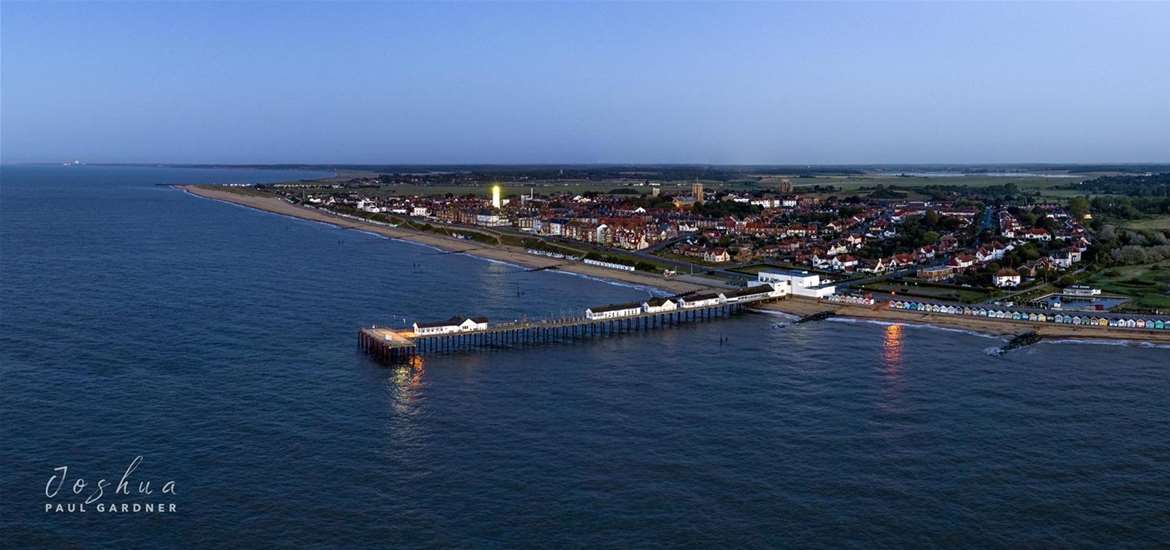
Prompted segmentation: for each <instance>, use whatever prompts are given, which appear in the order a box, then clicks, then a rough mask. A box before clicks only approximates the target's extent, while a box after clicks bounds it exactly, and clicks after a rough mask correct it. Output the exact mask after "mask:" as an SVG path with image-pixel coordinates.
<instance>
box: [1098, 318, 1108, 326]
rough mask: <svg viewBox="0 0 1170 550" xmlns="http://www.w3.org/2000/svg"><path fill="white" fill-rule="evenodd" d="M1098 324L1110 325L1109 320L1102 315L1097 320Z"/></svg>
mask: <svg viewBox="0 0 1170 550" xmlns="http://www.w3.org/2000/svg"><path fill="white" fill-rule="evenodd" d="M1097 326H1101V327H1107V326H1109V320H1108V319H1105V318H1104V317H1102V318H1101V319H1100V320H1098V321H1097Z"/></svg>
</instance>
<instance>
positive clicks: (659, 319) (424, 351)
mask: <svg viewBox="0 0 1170 550" xmlns="http://www.w3.org/2000/svg"><path fill="white" fill-rule="evenodd" d="M765 301H769V300H751V301H742V302H737V303H723V304H718V305H711V306H703V307H693V308H680V309H675V310H671V311H663V312H651V313H641V314H637V315H628V316H622V317H614V318H607V319H590V318H588V317H585V316H581V317H564V318H556V319H544V320H534V321H523V322H514V323H502V324H498V325H490V326H489V328H487V329H483V330H469V331H463V332H449V333H445V334H425V335H417V334H415V333H414V332H413V331H412V330H411V329H392V328H386V327H376V326H375V327H368V328H363V329H361V330H360V331H359V333H358V342H359V345H360V347H361V349H362V350H363V351H365V352H366V353H368V354H369V355H370V356H371V357H373V358H374V359H376V360H378V361H380V362H383V363H390V364H397V363H407V362H409V361H410V360H411V358H413V357H415V356H416V355H429V354H439V353H454V352H463V351H474V350H488V349H514V348H520V347H526V346H533V345H542V344H554V343H563V342H572V341H580V340H586V339H591V338H600V337H606V336H613V335H618V334H625V333H631V332H644V331H650V330H656V329H661V328H668V327H673V326H677V325H680V324H684V323H695V322H705V321H712V320H716V319H721V318H725V317H728V316H731V315H735V314H736V313H739V312H741V311H743V309H744V308H746V307H748V306H751V305H754V304H758V303H762V302H765Z"/></svg>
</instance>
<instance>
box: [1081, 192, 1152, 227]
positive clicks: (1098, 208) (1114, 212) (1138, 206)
mask: <svg viewBox="0 0 1170 550" xmlns="http://www.w3.org/2000/svg"><path fill="white" fill-rule="evenodd" d="M1089 207H1090V208H1091V209H1092V213H1093V216H1094V218H1097V220H1096V221H1097V222H1098V224H1099V223H1100V220H1101V218H1116V219H1120V220H1134V219H1138V218H1142V217H1146V216H1160V215H1166V214H1170V197H1162V198H1157V197H1123V196H1106V197H1095V198H1093V199H1092V200H1091V201H1089Z"/></svg>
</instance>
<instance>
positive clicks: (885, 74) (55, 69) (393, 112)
mask: <svg viewBox="0 0 1170 550" xmlns="http://www.w3.org/2000/svg"><path fill="white" fill-rule="evenodd" d="M0 6H2V7H0V10H2V12H0V16H2V17H0V31H2V32H0V56H2V57H0V68H2V75H0V78H2V80H0V132H2V133H0V155H2V160H3V161H4V162H35V161H59V160H65V159H81V160H86V161H91V162H100V161H104V162H225V163H252V162H256V163H276V162H314V163H328V162H336V163H514V162H515V163H519V162H523V163H558V162H574V163H576V162H583V163H589V162H670V163H785V164H787V163H880V162H888V163H900V162H924V163H929V162H957V163H961V162H1146V161H1170V39H1167V38H1166V33H1167V29H1168V28H1170V3H1161V4H1155V3H1150V4H1039V3H1029V4H1024V3H1003V4H949V3H948V4H942V3H936V4H880V3H864V4H842V3H831V4H830V3H820V4H792V3H768V4H692V3H687V4H667V3H650V4H593V3H574V4H560V3H557V4H553V3H544V4H499V3H475V4H457V3H439V4H436V3H431V4H400V3H374V4H364V3H328V4H324V3H322V4H313V3H276V2H272V3H260V2H253V3H241V4H226V3H213V4H198V3H152V4H132V3H86V4H81V3H75V4H44V3H29V4H25V3H12V2H4V3H2V4H0Z"/></svg>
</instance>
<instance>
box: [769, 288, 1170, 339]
mask: <svg viewBox="0 0 1170 550" xmlns="http://www.w3.org/2000/svg"><path fill="white" fill-rule="evenodd" d="M758 307H759V308H760V309H766V310H772V311H780V312H783V313H788V314H791V315H798V316H802V317H803V316H805V315H812V314H814V313H820V312H825V311H831V312H833V314H834V315H837V316H841V317H851V318H856V319H872V320H879V321H887V322H892V323H898V322H902V323H916V324H922V325H934V326H942V327H953V328H960V329H964V330H970V331H973V332H980V333H984V334H993V335H1002V336H1012V335H1016V334H1021V333H1024V332H1029V331H1035V332H1036V333H1037V334H1040V335H1041V336H1043V337H1045V338H1052V339H1061V338H1093V339H1102V340H1136V341H1143V342H1155V343H1170V331H1146V330H1132V329H1129V330H1119V329H1111V328H1101V327H1079V326H1070V325H1054V324H1051V323H1032V322H1024V321H997V320H991V319H985V318H979V317H965V316H960V315H943V314H937V313H935V314H931V313H918V312H909V311H899V310H892V309H889V308H887V307H883V306H882V305H878V306H877V307H872V306H870V307H867V306H858V305H848V304H831V303H827V302H820V301H817V300H811V299H806V298H795V297H789V298H787V299H784V300H780V301H777V302H772V303H768V304H763V305H761V306H758Z"/></svg>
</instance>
